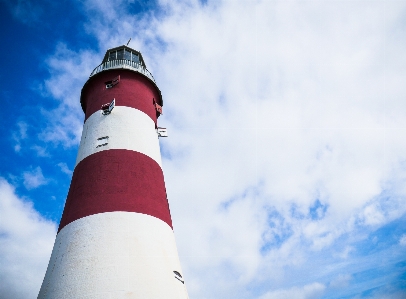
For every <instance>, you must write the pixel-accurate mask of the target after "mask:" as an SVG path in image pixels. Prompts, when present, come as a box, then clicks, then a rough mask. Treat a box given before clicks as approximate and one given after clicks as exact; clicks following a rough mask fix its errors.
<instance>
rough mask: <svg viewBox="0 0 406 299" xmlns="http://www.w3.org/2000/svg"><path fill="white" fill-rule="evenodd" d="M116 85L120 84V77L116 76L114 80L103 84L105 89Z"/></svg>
mask: <svg viewBox="0 0 406 299" xmlns="http://www.w3.org/2000/svg"><path fill="white" fill-rule="evenodd" d="M118 83H120V76H117V77H115V78H113V80H110V81H107V82H105V83H104V84H106V88H107V89H109V88H112V87H113V86H114V85H117V84H118Z"/></svg>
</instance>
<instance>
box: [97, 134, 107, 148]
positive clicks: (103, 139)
mask: <svg viewBox="0 0 406 299" xmlns="http://www.w3.org/2000/svg"><path fill="white" fill-rule="evenodd" d="M96 144H97V145H96V148H99V147H102V146H106V145H107V144H109V136H103V137H100V138H97V143H96Z"/></svg>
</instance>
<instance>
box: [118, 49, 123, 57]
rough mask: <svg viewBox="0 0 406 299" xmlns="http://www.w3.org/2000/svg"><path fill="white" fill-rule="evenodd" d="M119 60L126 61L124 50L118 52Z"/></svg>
mask: <svg viewBox="0 0 406 299" xmlns="http://www.w3.org/2000/svg"><path fill="white" fill-rule="evenodd" d="M117 59H124V49H120V50H117Z"/></svg>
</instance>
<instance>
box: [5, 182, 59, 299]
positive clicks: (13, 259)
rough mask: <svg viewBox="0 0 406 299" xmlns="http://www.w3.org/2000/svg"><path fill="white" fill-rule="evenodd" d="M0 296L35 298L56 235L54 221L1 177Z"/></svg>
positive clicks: (6, 297)
mask: <svg viewBox="0 0 406 299" xmlns="http://www.w3.org/2000/svg"><path fill="white" fill-rule="evenodd" d="M0 215H1V217H0V264H1V267H0V280H1V283H0V298H2V299H3V298H4V299H9V298H15V299H19V298H21V299H29V298H36V296H37V294H38V292H39V288H40V286H41V283H42V280H43V277H44V274H45V270H46V267H47V265H48V261H49V257H50V254H51V251H52V246H53V243H54V240H55V235H56V224H55V223H53V222H50V221H47V220H46V219H44V218H43V217H42V216H41V215H39V214H38V212H36V211H35V210H34V209H33V207H32V205H31V203H30V202H27V201H26V200H23V199H21V198H19V197H18V196H17V195H16V194H15V190H14V188H13V186H12V185H10V184H9V183H8V182H7V181H6V180H5V179H4V178H0Z"/></svg>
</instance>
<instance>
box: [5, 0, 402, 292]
mask: <svg viewBox="0 0 406 299" xmlns="http://www.w3.org/2000/svg"><path fill="white" fill-rule="evenodd" d="M0 3H1V4H2V5H1V18H0V22H1V23H2V27H3V28H4V29H3V30H2V31H1V33H0V35H1V39H2V41H3V43H2V45H3V54H2V55H0V59H1V60H0V63H1V65H2V67H1V68H0V80H1V81H0V82H1V83H0V84H1V91H0V92H1V97H2V102H1V103H2V109H1V111H0V119H1V121H2V125H1V126H0V136H1V140H2V144H3V146H2V155H1V158H0V159H1V161H0V264H1V265H2V266H1V267H0V298H36V295H37V293H38V290H39V287H40V284H41V282H42V279H43V275H44V273H45V270H46V266H47V263H48V260H49V256H50V253H51V250H52V246H53V242H54V238H55V234H56V228H57V225H58V222H59V220H60V217H61V213H62V210H63V205H64V201H65V197H66V194H67V191H68V188H69V183H70V177H71V174H72V170H73V166H74V161H75V159H76V153H77V149H78V142H79V140H80V136H81V129H82V124H83V113H82V111H81V108H80V104H79V96H80V90H81V87H82V86H83V84H84V82H86V80H87V78H88V76H89V74H90V72H91V71H92V70H93V68H95V67H96V66H97V65H98V64H99V63H100V62H101V60H102V58H103V56H104V53H105V51H106V50H107V49H108V48H110V47H115V46H118V45H121V44H125V43H126V42H127V41H128V39H129V38H130V37H131V38H132V40H131V43H130V46H131V47H133V48H134V49H137V50H139V51H141V52H142V54H143V56H144V60H145V62H146V64H147V67H148V69H149V70H150V71H151V72H152V74H153V75H154V77H155V78H156V80H157V83H158V86H159V87H160V89H161V91H162V94H163V98H164V107H163V109H164V114H163V116H162V117H161V118H160V119H159V121H160V125H162V126H164V127H167V128H168V132H169V138H166V139H165V140H161V152H162V155H163V168H164V173H165V180H166V186H167V191H168V199H169V202H170V206H171V213H172V218H173V223H174V231H175V236H176V239H177V245H178V250H179V255H180V259H181V264H182V267H183V271H184V274H185V278H186V283H187V288H188V291H189V295H190V298H196V299H203V298H244V299H246V298H259V299H272V298H278V299H280V298H299V299H300V298H306V299H315V298H328V299H330V298H331V299H333V298H405V297H406V254H405V252H406V229H405V227H406V189H405V187H404V186H405V182H406V138H404V136H405V135H406V101H405V96H406V87H405V86H406V85H405V84H404V82H405V79H406V78H405V76H406V58H405V56H404V53H405V51H406V42H405V40H406V39H405V35H406V22H405V20H406V2H404V1H261V0H258V1H215V2H214V1H203V2H199V1H165V0H162V1H157V2H154V1H148V2H141V1H135V0H134V1H124V0H122V1H121V0H114V1H101V0H86V1H57V2H55V1H30V0H25V1H23V0H20V1H9V0H1V1H0ZM21 281H25V282H26V283H24V285H23V286H22V285H21Z"/></svg>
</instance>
